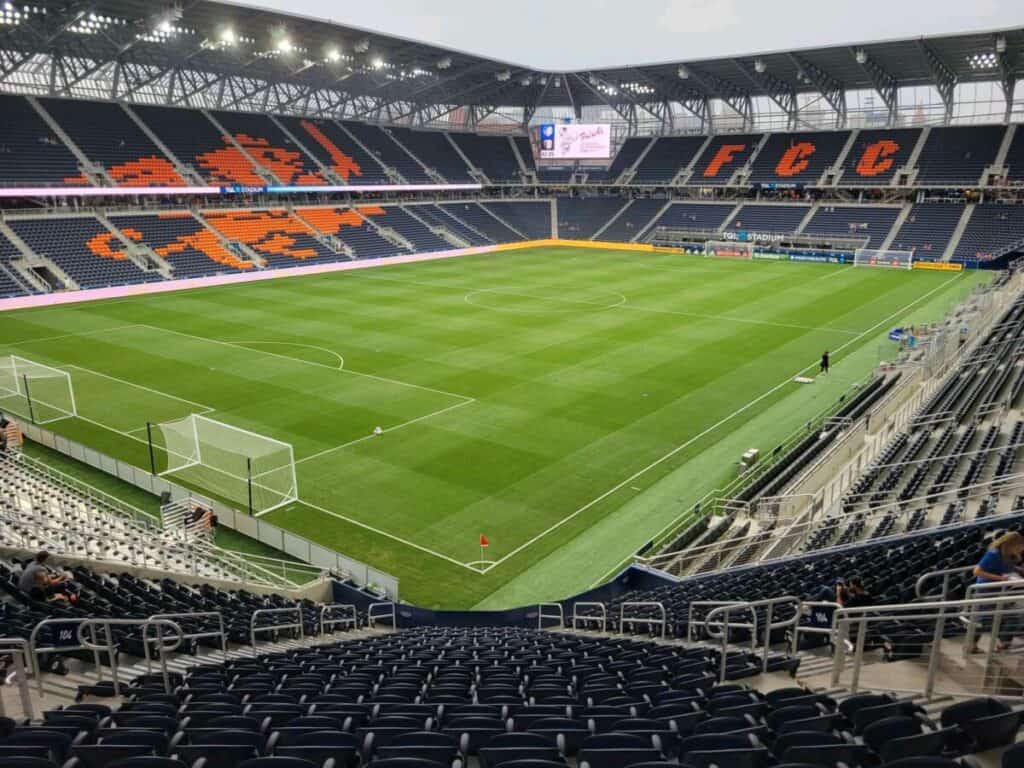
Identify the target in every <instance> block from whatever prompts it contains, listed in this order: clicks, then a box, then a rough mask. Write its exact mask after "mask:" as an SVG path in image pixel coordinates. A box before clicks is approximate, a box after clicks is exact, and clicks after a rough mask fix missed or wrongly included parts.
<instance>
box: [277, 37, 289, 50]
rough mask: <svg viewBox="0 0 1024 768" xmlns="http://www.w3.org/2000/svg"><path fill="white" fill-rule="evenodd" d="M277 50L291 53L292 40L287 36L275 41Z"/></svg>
mask: <svg viewBox="0 0 1024 768" xmlns="http://www.w3.org/2000/svg"><path fill="white" fill-rule="evenodd" d="M277 50H278V51H280V52H281V53H291V50H292V41H291V40H289V39H288V38H287V37H282V38H281V39H280V40H278V41H277Z"/></svg>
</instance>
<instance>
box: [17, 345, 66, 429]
mask: <svg viewBox="0 0 1024 768" xmlns="http://www.w3.org/2000/svg"><path fill="white" fill-rule="evenodd" d="M0 411H6V412H7V413H13V414H16V415H18V416H21V417H22V418H26V419H29V420H30V421H31V422H33V423H34V424H49V423H50V422H52V421H59V420H60V419H68V418H72V417H74V416H77V415H78V408H77V406H76V405H75V390H74V387H73V386H72V383H71V374H70V373H68V372H67V371H63V370H61V369H60V368H53V367H51V366H49V365H44V364H43V363H37V362H35V361H33V360H28V359H26V358H24V357H18V356H17V355H9V356H7V357H0Z"/></svg>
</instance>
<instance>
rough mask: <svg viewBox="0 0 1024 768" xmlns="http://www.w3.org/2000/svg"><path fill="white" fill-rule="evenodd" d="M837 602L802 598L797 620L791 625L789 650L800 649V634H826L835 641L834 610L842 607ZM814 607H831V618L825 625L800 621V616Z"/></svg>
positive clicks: (806, 613) (808, 612)
mask: <svg viewBox="0 0 1024 768" xmlns="http://www.w3.org/2000/svg"><path fill="white" fill-rule="evenodd" d="M842 607H843V606H841V605H840V604H839V603H836V602H833V601H831V600H802V601H801V602H800V606H799V609H798V613H797V621H796V624H795V626H794V627H793V645H792V649H791V652H792V653H794V654H795V653H797V652H798V651H799V650H800V635H828V636H829V637H832V638H833V642H835V638H834V636H835V633H836V613H835V612H836V611H837V610H839V609H840V608H842ZM815 608H831V609H832V618H831V620H830V621H829V625H828V626H827V627H814V626H807V625H805V624H801V623H800V617H801V616H807V615H809V614H811V613H813V612H814V609H815Z"/></svg>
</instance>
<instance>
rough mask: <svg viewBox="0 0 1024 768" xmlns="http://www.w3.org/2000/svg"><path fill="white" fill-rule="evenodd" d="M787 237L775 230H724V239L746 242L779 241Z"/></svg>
mask: <svg viewBox="0 0 1024 768" xmlns="http://www.w3.org/2000/svg"><path fill="white" fill-rule="evenodd" d="M785 238H786V235H780V234H777V233H774V232H723V233H722V239H723V240H737V241H740V242H744V243H778V242H781V241H782V240H784V239H785Z"/></svg>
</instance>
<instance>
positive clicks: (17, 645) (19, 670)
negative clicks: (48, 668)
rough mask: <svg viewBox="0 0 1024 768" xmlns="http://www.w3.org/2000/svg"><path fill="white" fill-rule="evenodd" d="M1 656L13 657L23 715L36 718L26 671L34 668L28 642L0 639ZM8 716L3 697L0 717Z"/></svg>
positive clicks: (20, 638)
mask: <svg viewBox="0 0 1024 768" xmlns="http://www.w3.org/2000/svg"><path fill="white" fill-rule="evenodd" d="M0 654H9V655H10V657H11V665H12V666H13V667H14V681H15V682H16V683H17V685H18V695H19V697H20V698H21V714H22V716H23V717H27V718H28V719H29V720H31V719H32V718H34V717H35V712H34V710H33V709H32V697H31V696H30V695H29V691H28V679H27V676H26V674H25V670H26V669H31V666H32V661H31V658H30V655H29V647H28V640H26V639H25V638H23V637H0ZM6 714H7V713H6V712H5V710H4V701H3V696H0V717H2V716H4V715H6Z"/></svg>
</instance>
